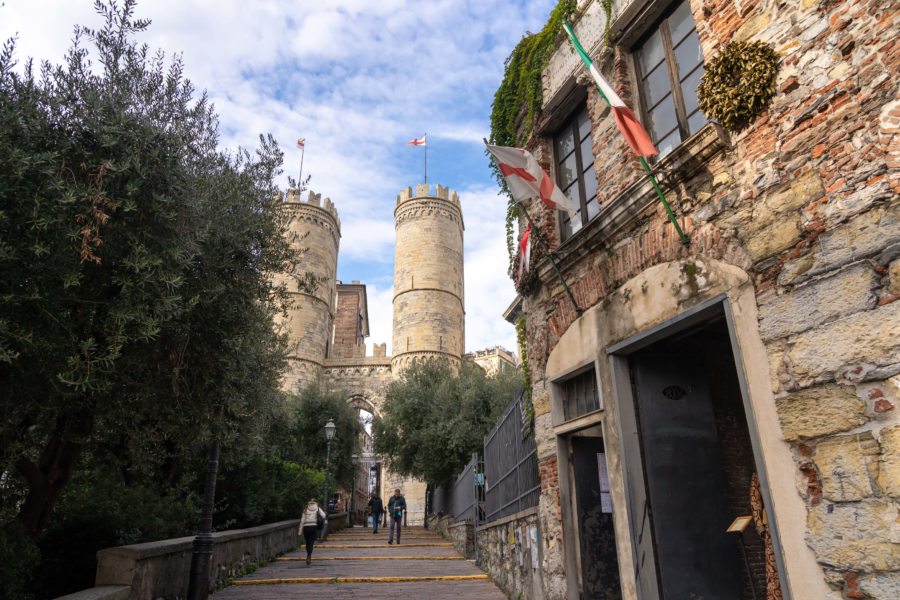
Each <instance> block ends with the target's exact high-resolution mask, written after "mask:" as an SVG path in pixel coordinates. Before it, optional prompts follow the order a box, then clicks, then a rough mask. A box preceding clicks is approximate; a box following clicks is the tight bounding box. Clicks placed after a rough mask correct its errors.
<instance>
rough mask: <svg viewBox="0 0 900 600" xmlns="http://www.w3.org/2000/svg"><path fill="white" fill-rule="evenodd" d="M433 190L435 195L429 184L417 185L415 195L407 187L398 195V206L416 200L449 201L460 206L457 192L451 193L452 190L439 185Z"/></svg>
mask: <svg viewBox="0 0 900 600" xmlns="http://www.w3.org/2000/svg"><path fill="white" fill-rule="evenodd" d="M433 190H434V193H432V187H431V185H430V184H428V183H417V184H416V193H415V195H413V190H412V188H411V187H407V188H406V189H404V190H401V191H400V193H399V194H398V195H397V205H398V206H399V205H400V204H402V203H403V202H406V201H408V200H415V199H416V198H437V199H439V200H447V201H449V202H452V203H453V204H455V205H456V206H459V196H458V195H457V193H456V192H454V191H451V190H450V188H448V187H444V186H442V185H440V184H437V185H435V186H434V188H433Z"/></svg>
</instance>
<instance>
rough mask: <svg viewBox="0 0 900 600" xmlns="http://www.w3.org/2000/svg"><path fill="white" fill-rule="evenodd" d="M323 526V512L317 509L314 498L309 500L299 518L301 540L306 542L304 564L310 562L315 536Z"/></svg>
mask: <svg viewBox="0 0 900 600" xmlns="http://www.w3.org/2000/svg"><path fill="white" fill-rule="evenodd" d="M324 525H325V511H323V510H322V509H321V508H319V504H318V503H317V502H316V499H315V498H310V499H309V502H307V503H306V508H305V509H303V516H302V517H300V531H302V532H303V539H305V540H306V564H309V563H310V562H311V561H312V553H313V546H314V545H315V543H316V536H318V535H319V529H321V528H322V527H324Z"/></svg>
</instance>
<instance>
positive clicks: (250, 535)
mask: <svg viewBox="0 0 900 600" xmlns="http://www.w3.org/2000/svg"><path fill="white" fill-rule="evenodd" d="M299 525H300V521H299V520H296V519H295V520H290V521H280V522H278V523H272V524H269V525H261V526H259V527H251V528H249V529H235V530H231V531H219V532H217V533H214V534H213V543H214V545H213V556H212V563H211V566H210V578H209V589H210V590H213V589H214V588H215V586H216V584H218V583H221V582H224V581H226V580H228V579H230V578H232V577H235V576H237V575H239V574H240V573H241V571H242V570H244V569H246V568H248V567H250V566H252V565H253V564H255V563H261V562H267V561H269V560H271V559H272V558H274V557H275V556H277V555H279V554H283V553H285V552H288V551H290V550H292V549H294V548H296V547H297V543H298V535H297V528H298V527H299ZM193 540H194V538H192V537H185V538H177V539H171V540H161V541H158V542H147V543H144V544H132V545H130V546H118V547H116V548H107V549H105V550H100V551H99V552H98V553H97V578H96V585H97V586H98V587H100V586H126V587H127V588H128V589H129V590H130V596H128V597H130V598H132V599H134V600H180V599H182V598H184V597H185V596H186V595H187V586H188V579H189V574H190V566H191V553H192V552H191V551H192V546H193ZM95 589H96V588H95ZM113 591H115V590H113ZM97 597H105V596H97Z"/></svg>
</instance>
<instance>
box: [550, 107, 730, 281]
mask: <svg viewBox="0 0 900 600" xmlns="http://www.w3.org/2000/svg"><path fill="white" fill-rule="evenodd" d="M730 147H731V142H730V140H729V138H728V134H727V133H726V132H725V130H724V129H722V127H721V126H720V125H719V124H718V123H716V122H715V121H710V122H708V123H707V124H706V125H704V126H703V127H702V128H701V129H700V130H699V131H698V132H697V133H695V134H694V135H692V136H691V137H689V138H688V139H686V140H685V141H684V142H682V143H681V144H680V145H679V146H678V147H677V148H675V149H674V150H672V151H671V152H670V153H669V154H667V155H666V156H665V157H664V158H662V159H660V160H659V161H658V162H657V163H656V164H655V165H653V167H652V170H653V173H654V174H655V175H656V178H657V181H658V182H659V185H660V187H662V189H663V191H667V190H671V189H672V188H673V187H674V186H675V184H677V183H678V182H681V181H685V180H687V179H689V178H690V177H692V176H693V175H694V174H695V173H697V171H699V170H701V169H702V168H703V167H704V166H705V165H706V163H707V162H709V160H710V159H711V158H712V157H713V156H715V155H716V154H718V153H719V152H721V151H722V150H725V149H727V148H730ZM657 202H659V199H658V198H657V196H656V191H655V190H654V189H653V184H652V183H651V182H650V181H649V180H648V179H647V177H646V175H645V174H644V173H643V171H641V172H640V177H639V178H638V179H637V180H636V181H635V182H634V183H632V184H631V185H630V186H628V187H627V188H626V189H625V191H623V192H622V193H621V194H619V196H618V197H616V198H615V199H613V200H612V201H611V202H609V203H607V204H606V205H605V206H603V208H601V209H600V212H599V213H598V214H597V216H596V217H594V218H593V219H592V220H591V221H589V222H588V224H587V225H585V226H584V227H582V228H581V229H579V230H578V231H577V232H575V233H574V234H572V236H570V237H569V238H568V239H566V240H565V241H564V242H563V243H562V244H560V246H559V247H558V248H557V249H556V251H555V252H554V255H555V258H556V261H557V264H558V265H559V268H560V269H561V270H563V271H566V270H567V269H569V268H571V267H572V266H573V265H575V264H576V263H577V262H578V261H579V260H581V259H582V258H583V257H585V256H586V255H588V254H589V253H591V252H593V251H595V250H596V249H598V248H601V247H603V246H606V245H608V244H609V241H610V240H611V239H612V237H613V235H615V234H616V233H617V232H618V231H620V230H621V229H623V228H625V227H627V226H628V225H630V224H631V223H634V222H635V221H637V220H639V219H640V218H641V217H643V216H645V215H646V214H647V213H649V212H652V211H654V210H656V203H657ZM539 269H540V271H539V273H540V279H541V282H542V283H547V282H550V281H551V278H553V277H555V273H554V272H553V268H552V267H551V265H550V261H549V260H547V259H544V260H543V261H542V262H541V264H540V266H539Z"/></svg>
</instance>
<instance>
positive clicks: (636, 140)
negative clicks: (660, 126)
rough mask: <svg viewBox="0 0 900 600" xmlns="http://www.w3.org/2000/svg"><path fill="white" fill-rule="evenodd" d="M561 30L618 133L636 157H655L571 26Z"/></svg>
mask: <svg viewBox="0 0 900 600" xmlns="http://www.w3.org/2000/svg"><path fill="white" fill-rule="evenodd" d="M563 28H564V29H565V30H566V33H567V34H569V39H570V40H571V41H572V45H573V46H574V47H575V51H576V52H578V56H580V57H581V61H582V62H583V63H584V66H586V67H587V69H588V72H590V74H591V77H593V78H594V83H596V84H597V89H598V90H599V91H600V95H601V96H603V99H604V100H606V102H607V103H608V104H609V107H610V108H611V109H612V113H613V116H614V117H615V119H616V126H618V128H619V131H620V132H621V133H622V136H623V137H624V138H625V141H626V142H628V145H629V146H631V149H632V150H633V151H634V153H635V154H636V155H638V156H656V155H657V154H659V150H657V149H656V146H654V145H653V141H652V140H651V139H650V135H649V134H648V133H647V130H646V129H644V126H643V125H641V122H640V121H638V120H637V117H635V116H634V113H633V112H632V111H631V109H630V108H628V106H626V105H625V103H624V102H623V101H622V99H621V98H620V97H619V95H618V94H617V93H616V91H615V90H614V89H612V86H611V85H609V83H607V81H606V80H605V79H604V78H603V75H601V74H600V71H598V70H597V67H595V66H594V62H593V61H592V60H591V57H590V56H588V54H587V52H585V50H584V48H583V47H582V45H581V42H579V41H578V38H577V37H575V32H574V31H572V26H571V25H569V24H568V23H563Z"/></svg>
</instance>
